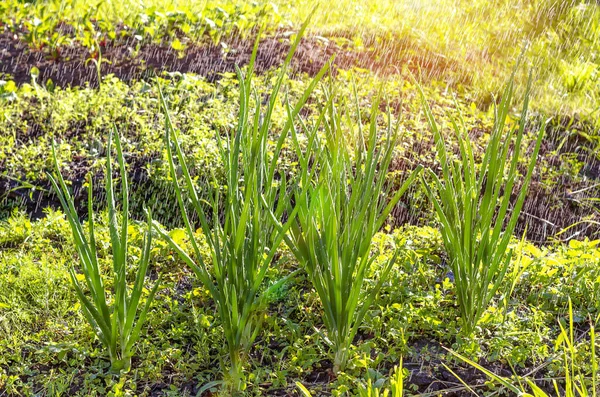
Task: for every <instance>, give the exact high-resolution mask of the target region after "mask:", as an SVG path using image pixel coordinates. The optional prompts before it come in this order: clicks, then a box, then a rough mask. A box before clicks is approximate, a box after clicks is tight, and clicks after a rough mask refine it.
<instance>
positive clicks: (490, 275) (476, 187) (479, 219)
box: [422, 79, 544, 335]
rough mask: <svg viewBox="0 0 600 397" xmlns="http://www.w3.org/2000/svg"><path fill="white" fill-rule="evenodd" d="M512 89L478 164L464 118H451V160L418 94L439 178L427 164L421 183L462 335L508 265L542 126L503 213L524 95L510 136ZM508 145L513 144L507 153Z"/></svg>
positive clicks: (520, 131)
mask: <svg viewBox="0 0 600 397" xmlns="http://www.w3.org/2000/svg"><path fill="white" fill-rule="evenodd" d="M527 91H529V88H528V90H527ZM512 95H513V80H512V79H511V80H510V81H509V83H508V84H507V86H506V89H505V90H504V94H503V95H502V101H501V102H500V105H499V106H498V109H497V110H496V118H495V123H494V127H493V129H492V132H491V135H490V141H489V142H488V145H487V148H486V150H485V152H484V155H483V159H482V161H481V164H480V165H476V164H475V158H474V156H473V150H472V149H471V143H470V141H469V137H468V135H467V132H466V131H465V127H464V124H463V125H462V126H459V125H458V124H457V123H456V122H453V129H454V133H455V135H456V139H457V140H458V142H459V147H460V160H459V161H453V159H452V157H451V155H450V153H449V150H448V148H447V147H446V142H445V140H444V137H443V135H442V134H441V132H440V130H439V129H438V126H437V124H436V122H435V120H434V117H433V114H432V113H431V109H430V107H429V105H428V104H427V101H426V99H425V96H424V95H423V96H422V98H423V104H424V108H425V115H426V117H427V120H428V121H429V125H430V126H431V129H432V131H433V133H434V138H435V144H436V150H437V155H438V158H439V161H440V164H441V167H442V173H443V179H442V180H440V179H439V178H438V177H437V175H436V174H435V173H434V172H433V171H431V170H429V171H428V174H429V177H430V179H431V180H432V184H433V186H430V185H429V184H428V182H427V181H425V180H423V184H424V185H425V187H426V189H427V195H428V196H429V198H430V200H431V201H433V204H434V208H435V212H436V214H437V217H438V219H439V221H440V223H441V234H442V237H443V239H444V246H445V248H446V253H447V255H448V257H449V261H450V267H451V269H452V271H453V273H454V277H455V280H456V293H457V298H458V305H459V307H460V310H461V321H462V325H463V332H464V334H465V335H471V334H472V333H473V331H474V330H475V327H476V325H477V322H478V321H479V320H480V319H481V317H482V315H483V313H484V312H485V310H486V309H487V307H488V305H489V302H490V301H491V300H492V298H493V297H494V295H495V293H496V291H498V289H499V288H500V286H501V285H502V280H503V279H504V276H505V275H506V272H507V270H508V267H509V264H510V259H511V252H508V253H507V247H508V244H509V242H510V239H511V237H512V234H513V231H514V229H515V226H516V224H517V220H518V218H519V214H520V212H521V208H522V206H523V202H524V200H525V195H526V194H527V188H528V186H529V183H530V181H531V177H532V173H533V169H534V167H535V164H536V161H537V156H538V153H539V150H540V145H541V143H542V137H543V135H544V128H543V127H542V128H540V130H539V132H538V134H537V140H536V144H535V148H534V150H533V152H532V155H531V160H530V162H529V165H528V168H527V174H526V175H525V177H524V178H523V182H522V184H521V186H518V189H519V191H518V194H517V199H516V201H515V202H514V204H513V206H512V208H511V209H510V210H511V212H510V213H509V212H508V211H509V205H510V204H511V195H512V194H513V189H516V188H517V184H516V182H517V176H518V167H517V165H518V161H519V157H520V155H521V150H522V143H523V134H524V132H525V123H526V117H527V106H528V96H527V95H526V96H525V102H524V105H523V111H522V112H521V123H520V125H519V128H518V130H517V134H516V137H515V140H514V142H513V136H514V132H513V131H510V132H509V133H507V134H505V133H504V130H505V121H506V118H507V116H508V111H509V108H510V104H511V100H512ZM511 145H514V146H513V150H512V153H511V150H510V148H511ZM503 229H504V230H503Z"/></svg>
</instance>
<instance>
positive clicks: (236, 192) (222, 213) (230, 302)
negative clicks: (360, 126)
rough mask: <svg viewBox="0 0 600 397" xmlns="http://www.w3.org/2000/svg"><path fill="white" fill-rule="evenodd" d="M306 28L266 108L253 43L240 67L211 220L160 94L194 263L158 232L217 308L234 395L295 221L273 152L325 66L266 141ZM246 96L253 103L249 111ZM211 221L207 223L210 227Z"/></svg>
mask: <svg viewBox="0 0 600 397" xmlns="http://www.w3.org/2000/svg"><path fill="white" fill-rule="evenodd" d="M307 23H308V21H307V22H306V23H305V24H304V25H303V27H302V29H301V30H300V32H299V34H298V36H297V38H296V41H295V42H294V44H293V45H292V48H291V50H290V53H289V54H288V57H287V58H286V62H285V63H284V66H283V67H282V69H281V71H280V73H279V76H278V78H277V80H276V83H275V85H274V87H273V90H272V92H271V93H270V95H269V102H268V105H267V107H266V109H262V107H261V106H262V105H261V100H260V98H259V97H258V96H257V94H255V95H254V98H252V89H253V86H252V73H253V63H254V59H255V57H256V51H257V49H258V41H257V42H256V44H255V47H254V52H253V55H252V59H251V61H250V66H249V68H248V72H247V73H248V74H247V76H245V77H244V76H243V75H242V73H241V71H240V70H238V73H237V74H238V78H239V86H240V98H239V106H240V110H239V113H238V126H237V129H236V131H235V133H234V134H233V136H232V137H229V136H228V137H226V138H221V137H218V138H217V139H218V144H219V153H220V156H221V161H222V162H223V164H224V166H225V174H226V175H225V179H226V190H225V193H224V197H223V201H221V197H220V195H221V192H220V188H219V187H217V188H215V189H214V192H213V194H212V197H211V198H212V202H211V203H210V204H211V210H212V212H211V213H210V215H207V214H206V212H205V209H204V207H203V204H202V203H201V202H200V200H199V199H198V194H197V192H196V189H195V187H194V183H193V180H192V178H191V176H190V172H189V170H188V166H187V165H186V160H185V156H184V154H183V151H182V149H181V146H180V144H179V142H178V137H177V134H176V132H175V130H174V128H173V124H172V121H171V119H170V116H169V113H168V111H167V110H166V109H167V108H166V103H165V101H164V98H162V97H161V100H162V101H163V102H162V103H163V107H164V109H165V118H166V123H165V128H166V145H167V153H168V159H169V166H170V170H171V176H172V178H173V180H174V182H175V189H176V193H177V200H178V203H179V208H180V211H181V213H182V216H183V220H184V224H185V227H186V232H187V235H188V238H189V239H190V241H191V243H192V247H193V249H194V253H195V260H194V259H192V258H191V257H190V256H188V255H187V254H186V252H185V251H184V250H183V249H182V248H181V247H180V246H179V244H177V243H176V242H175V241H174V239H172V238H171V237H170V236H169V235H168V234H166V233H164V232H163V235H164V237H165V238H166V239H167V241H169V243H170V244H171V245H172V246H173V248H174V249H175V250H176V251H177V252H178V253H179V255H180V256H181V257H182V259H183V260H184V261H185V262H186V263H187V264H188V265H189V266H190V267H191V268H192V269H193V270H194V272H195V273H196V275H197V277H198V278H199V279H200V281H201V282H202V284H203V285H204V286H205V287H206V288H207V289H208V290H209V292H210V294H211V296H212V298H213V299H214V300H215V302H216V303H217V307H218V310H219V317H220V318H221V320H222V322H223V328H224V331H225V337H226V339H227V344H228V348H229V360H230V367H231V368H230V376H231V382H232V387H233V390H234V391H239V390H243V389H244V388H245V380H244V376H243V373H242V366H243V362H244V361H243V360H244V355H246V354H247V353H248V350H249V348H250V347H251V344H252V342H253V341H254V339H255V338H256V337H257V335H258V331H259V329H260V323H261V319H260V311H259V309H260V307H261V306H262V305H263V304H264V299H265V298H266V297H267V296H268V295H269V291H270V290H272V289H274V288H275V286H271V288H270V289H269V290H266V291H264V290H262V286H263V280H264V278H265V276H266V274H267V271H268V270H269V267H270V266H271V262H273V260H274V258H275V256H276V254H277V248H278V247H279V245H280V244H281V242H282V241H283V238H284V236H285V234H286V233H287V229H288V228H289V226H290V225H291V224H292V222H293V220H294V217H295V213H291V214H287V215H288V217H289V219H288V220H287V222H286V224H285V225H282V224H281V223H280V222H281V219H282V218H283V216H284V211H285V210H286V208H287V207H286V204H285V200H283V199H282V198H283V197H284V196H285V194H286V191H287V182H286V176H285V174H282V175H281V176H280V177H279V178H276V173H277V166H278V159H279V155H280V152H281V149H282V146H283V144H284V140H285V138H286V135H287V129H289V128H290V126H291V125H292V122H293V119H294V117H295V116H296V115H297V114H298V112H299V111H300V110H301V109H302V106H303V105H304V103H305V102H306V101H307V100H308V98H309V96H310V94H311V92H312V90H313V89H314V87H315V86H316V84H317V82H318V81H319V80H320V79H321V77H322V76H323V74H324V73H325V72H326V70H327V66H326V67H324V68H323V69H322V70H321V72H320V73H319V74H318V75H317V77H316V78H315V79H314V80H313V82H312V83H311V84H310V85H309V86H308V88H307V89H306V90H305V91H304V93H303V95H302V98H301V100H300V102H299V103H298V105H297V106H296V107H295V109H294V111H293V112H292V113H291V114H290V115H289V119H288V122H287V124H286V127H285V128H284V130H283V132H282V133H281V135H280V137H279V139H278V141H277V143H276V144H275V147H274V148H270V147H269V139H268V138H269V130H270V128H271V114H272V113H273V109H274V107H275V103H276V101H277V98H278V94H279V91H280V88H281V85H282V83H283V79H284V77H285V72H286V68H287V66H288V64H289V62H290V61H291V58H292V56H293V54H294V52H295V50H296V48H297V46H298V44H299V42H300V38H301V36H302V32H303V31H304V29H305V28H306V25H307ZM251 99H254V108H253V109H252V104H251ZM175 159H176V160H177V164H178V166H179V167H180V168H181V172H182V174H183V179H184V191H185V193H186V194H187V195H186V196H185V197H184V195H183V191H182V189H181V188H180V187H179V183H178V182H177V179H178V174H177V169H176V163H175ZM215 182H216V181H215ZM186 199H189V200H191V202H192V206H193V208H194V210H195V213H196V214H197V216H198V218H199V220H200V223H201V226H202V231H203V234H204V237H205V238H206V242H207V244H208V245H209V247H210V252H211V262H212V273H211V272H210V270H209V268H208V266H207V264H206V263H205V261H204V260H203V258H202V255H201V253H200V251H199V248H198V242H197V241H196V237H195V233H194V229H193V227H192V223H191V221H190V218H189V217H188V215H187V210H186V203H185V200H186ZM221 208H222V210H221ZM211 218H212V224H211V223H209V219H211ZM221 219H223V224H221ZM213 278H214V280H215V281H213Z"/></svg>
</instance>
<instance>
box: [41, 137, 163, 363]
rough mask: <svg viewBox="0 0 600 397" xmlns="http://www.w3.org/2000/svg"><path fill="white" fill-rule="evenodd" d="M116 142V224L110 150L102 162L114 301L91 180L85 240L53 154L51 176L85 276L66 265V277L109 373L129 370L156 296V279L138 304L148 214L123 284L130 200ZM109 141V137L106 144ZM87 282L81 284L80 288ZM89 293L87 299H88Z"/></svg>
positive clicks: (147, 258) (145, 260)
mask: <svg viewBox="0 0 600 397" xmlns="http://www.w3.org/2000/svg"><path fill="white" fill-rule="evenodd" d="M114 136H115V144H116V147H117V158H118V162H119V167H120V169H121V183H122V186H121V189H122V192H123V200H122V206H123V208H122V214H121V220H120V223H121V224H120V225H119V220H118V219H117V212H116V205H115V199H114V187H113V177H112V166H111V158H110V156H111V146H110V143H109V145H108V147H107V162H106V195H107V201H108V216H109V226H110V240H111V246H112V252H113V268H112V276H113V280H112V281H113V289H114V291H113V294H112V297H111V300H112V303H109V302H110V301H109V299H107V290H106V287H105V281H104V280H103V277H102V272H101V269H100V265H99V261H98V255H97V247H96V237H95V230H94V212H93V201H92V190H93V187H92V182H91V178H90V186H89V188H88V237H86V235H85V233H84V230H83V227H82V225H81V223H80V222H79V217H78V215H77V211H76V209H75V206H74V204H73V199H72V198H71V195H70V193H69V191H68V189H67V185H66V184H65V181H64V180H63V178H62V175H61V174H60V168H59V166H58V161H57V158H56V153H55V152H54V151H53V158H54V165H55V170H56V176H49V178H50V180H51V182H52V186H53V187H54V190H55V192H56V194H57V195H58V197H59V199H60V202H61V204H62V206H63V209H64V211H65V213H66V214H67V219H68V221H69V224H70V226H71V230H72V232H73V238H74V240H75V245H76V249H77V253H78V255H79V259H80V263H81V270H82V271H83V274H79V273H77V269H76V268H75V266H70V267H69V275H70V276H71V282H72V284H73V287H74V288H75V291H76V292H77V297H78V298H79V302H80V304H81V310H82V312H83V314H84V315H85V318H86V319H87V321H88V322H89V325H90V326H91V327H92V329H93V330H94V332H95V333H96V335H97V336H98V339H100V341H101V342H102V344H103V345H104V346H105V348H106V349H107V350H108V354H109V357H110V362H111V370H112V371H115V372H119V371H125V372H127V371H129V370H130V368H131V357H132V355H133V348H134V346H135V343H136V342H137V340H138V339H139V337H140V333H141V330H142V326H143V325H144V321H145V320H146V316H147V313H148V309H149V308H150V305H151V304H152V300H153V298H154V295H155V293H156V290H157V288H158V286H159V285H160V280H159V281H157V282H156V283H155V285H154V288H153V289H152V291H150V293H149V294H148V296H147V297H146V299H145V300H146V302H145V304H143V305H142V303H143V301H142V294H143V293H144V280H145V278H146V273H147V271H148V267H149V264H150V248H151V236H152V227H151V223H150V216H148V217H149V218H148V232H147V234H146V238H145V243H144V249H143V254H142V257H141V260H140V263H139V267H138V269H137V272H136V277H135V282H134V284H133V287H132V288H131V289H130V288H129V287H128V283H127V270H128V269H127V263H128V257H127V241H128V232H129V229H128V218H129V210H128V205H129V198H128V186H127V174H126V171H125V163H124V161H123V152H122V149H121V143H120V140H119V138H118V135H117V134H115V135H114ZM111 140H112V138H109V142H110V141H111ZM83 281H85V284H83ZM84 285H85V287H87V290H88V292H89V294H90V295H91V297H88V296H87V295H86V290H85V289H84V288H85V287H84Z"/></svg>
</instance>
